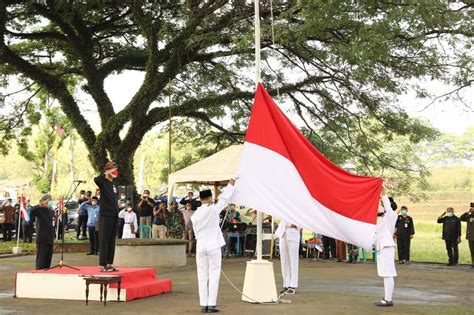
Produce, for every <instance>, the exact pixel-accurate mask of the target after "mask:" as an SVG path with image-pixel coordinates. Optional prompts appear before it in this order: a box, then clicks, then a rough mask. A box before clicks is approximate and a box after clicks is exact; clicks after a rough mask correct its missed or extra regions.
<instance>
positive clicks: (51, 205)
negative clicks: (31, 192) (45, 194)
mask: <svg viewBox="0 0 474 315" xmlns="http://www.w3.org/2000/svg"><path fill="white" fill-rule="evenodd" d="M53 206H54V202H53V201H52V200H50V201H48V207H49V208H52V207H53Z"/></svg>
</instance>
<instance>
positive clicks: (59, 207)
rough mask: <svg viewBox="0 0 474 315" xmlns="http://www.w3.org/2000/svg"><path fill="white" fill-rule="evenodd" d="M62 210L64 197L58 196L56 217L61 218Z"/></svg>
mask: <svg viewBox="0 0 474 315" xmlns="http://www.w3.org/2000/svg"><path fill="white" fill-rule="evenodd" d="M63 211H64V198H63V197H61V198H59V204H58V219H59V220H62V214H63Z"/></svg>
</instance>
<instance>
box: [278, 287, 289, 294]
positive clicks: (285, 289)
mask: <svg viewBox="0 0 474 315" xmlns="http://www.w3.org/2000/svg"><path fill="white" fill-rule="evenodd" d="M286 291H288V288H285V287H284V288H283V290H281V291H280V294H283V293H285V292H286Z"/></svg>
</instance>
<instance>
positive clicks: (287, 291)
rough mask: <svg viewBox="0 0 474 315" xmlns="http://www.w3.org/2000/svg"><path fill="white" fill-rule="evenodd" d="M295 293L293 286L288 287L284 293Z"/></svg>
mask: <svg viewBox="0 0 474 315" xmlns="http://www.w3.org/2000/svg"><path fill="white" fill-rule="evenodd" d="M295 293H296V289H295V288H288V290H286V292H285V294H295Z"/></svg>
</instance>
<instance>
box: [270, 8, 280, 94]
mask: <svg viewBox="0 0 474 315" xmlns="http://www.w3.org/2000/svg"><path fill="white" fill-rule="evenodd" d="M270 25H271V28H272V45H273V46H275V27H274V23H273V0H270ZM279 83H280V82H279V80H278V74H277V86H276V88H277V98H278V99H280V84H279Z"/></svg>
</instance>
